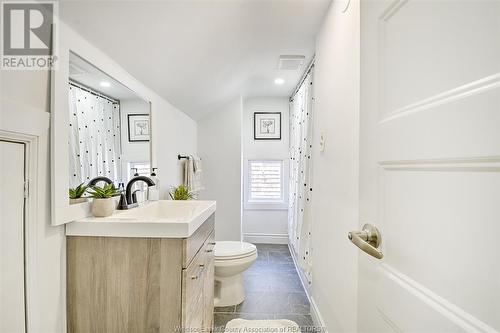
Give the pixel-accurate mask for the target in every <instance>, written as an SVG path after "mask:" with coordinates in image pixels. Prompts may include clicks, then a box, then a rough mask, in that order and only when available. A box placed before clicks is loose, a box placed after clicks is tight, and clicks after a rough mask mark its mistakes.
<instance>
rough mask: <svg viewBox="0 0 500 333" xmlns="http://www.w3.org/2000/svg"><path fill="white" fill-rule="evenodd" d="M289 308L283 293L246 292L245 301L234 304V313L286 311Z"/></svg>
mask: <svg viewBox="0 0 500 333" xmlns="http://www.w3.org/2000/svg"><path fill="white" fill-rule="evenodd" d="M288 309H289V305H288V299H287V295H286V294H285V293H272V292H247V295H246V298H245V301H244V302H243V303H241V304H239V305H237V306H236V313H267V314H275V313H287V312H288Z"/></svg>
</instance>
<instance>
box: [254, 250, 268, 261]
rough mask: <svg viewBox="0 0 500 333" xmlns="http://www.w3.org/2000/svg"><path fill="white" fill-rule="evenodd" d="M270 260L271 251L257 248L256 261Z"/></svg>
mask: <svg viewBox="0 0 500 333" xmlns="http://www.w3.org/2000/svg"><path fill="white" fill-rule="evenodd" d="M268 261H269V252H268V251H265V250H260V249H259V250H257V260H256V262H265V263H267V262H268Z"/></svg>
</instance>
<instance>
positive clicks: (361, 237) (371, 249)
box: [347, 223, 384, 259]
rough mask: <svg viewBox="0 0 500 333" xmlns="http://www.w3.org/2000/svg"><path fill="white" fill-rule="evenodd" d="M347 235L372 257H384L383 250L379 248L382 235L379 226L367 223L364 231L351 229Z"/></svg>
mask: <svg viewBox="0 0 500 333" xmlns="http://www.w3.org/2000/svg"><path fill="white" fill-rule="evenodd" d="M347 237H348V238H349V240H350V241H351V242H352V243H353V244H354V245H356V246H357V247H359V248H360V249H361V250H363V251H364V252H366V253H368V254H369V255H371V256H372V257H375V258H377V259H382V258H383V257H384V254H383V253H382V251H380V250H379V249H378V247H379V245H380V242H381V241H382V237H381V236H380V232H379V231H378V229H377V227H375V226H374V225H372V224H370V223H366V224H365V225H364V226H363V230H362V231H351V232H349V234H348V235H347Z"/></svg>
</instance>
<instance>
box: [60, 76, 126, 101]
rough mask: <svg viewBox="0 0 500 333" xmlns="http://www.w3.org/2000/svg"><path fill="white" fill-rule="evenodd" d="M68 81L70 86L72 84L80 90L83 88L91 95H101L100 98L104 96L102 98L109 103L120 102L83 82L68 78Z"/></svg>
mask: <svg viewBox="0 0 500 333" xmlns="http://www.w3.org/2000/svg"><path fill="white" fill-rule="evenodd" d="M68 83H69V85H70V86H74V87H77V88H80V89H82V90H85V91H86V92H88V93H90V94H92V95H95V96H98V97H101V98H104V99H107V100H108V101H110V102H111V103H116V104H120V101H119V100H116V99H113V98H111V97H109V96H106V95H104V94H102V93H100V92H98V91H95V90H92V89H91V88H89V87H86V86H84V85H83V84H81V83H78V82H76V81H74V80H68Z"/></svg>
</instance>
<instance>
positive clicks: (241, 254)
mask: <svg viewBox="0 0 500 333" xmlns="http://www.w3.org/2000/svg"><path fill="white" fill-rule="evenodd" d="M256 252H257V247H255V245H253V244H250V243H246V242H238V241H221V242H216V243H215V247H214V256H215V260H216V261H219V260H234V259H242V258H246V257H250V256H253V255H255V253H256Z"/></svg>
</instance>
